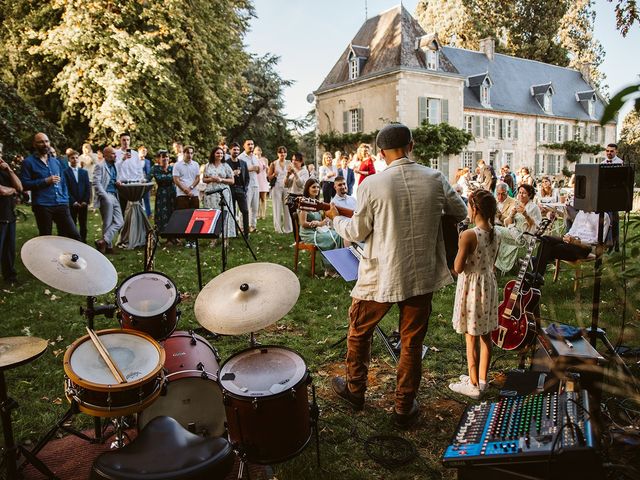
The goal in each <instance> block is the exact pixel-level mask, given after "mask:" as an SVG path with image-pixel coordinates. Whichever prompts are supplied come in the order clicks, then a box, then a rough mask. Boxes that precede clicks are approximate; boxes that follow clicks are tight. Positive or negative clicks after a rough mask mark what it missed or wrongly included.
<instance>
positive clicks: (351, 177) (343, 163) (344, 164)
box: [338, 153, 356, 195]
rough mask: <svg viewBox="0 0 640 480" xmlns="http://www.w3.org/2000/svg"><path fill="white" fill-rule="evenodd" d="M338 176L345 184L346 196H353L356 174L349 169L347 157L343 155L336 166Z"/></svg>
mask: <svg viewBox="0 0 640 480" xmlns="http://www.w3.org/2000/svg"><path fill="white" fill-rule="evenodd" d="M338 176H340V177H344V179H345V181H346V182H347V195H353V185H354V184H355V183H356V174H355V173H353V169H351V168H349V155H347V154H346V153H343V154H342V155H341V156H340V164H339V165H338Z"/></svg>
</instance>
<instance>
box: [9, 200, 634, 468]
mask: <svg viewBox="0 0 640 480" xmlns="http://www.w3.org/2000/svg"><path fill="white" fill-rule="evenodd" d="M21 208H22V209H23V211H24V212H26V219H22V218H21V219H20V221H19V224H18V248H17V249H18V252H19V251H20V247H21V246H22V244H23V243H24V242H25V241H27V240H28V239H30V238H32V237H33V236H35V235H36V228H35V222H34V221H33V215H32V214H31V212H30V211H29V210H28V209H27V208H26V207H24V206H23V207H21ZM268 210H269V217H268V218H267V219H266V220H261V221H259V223H258V228H259V231H258V232H257V233H256V234H254V235H252V239H251V241H252V245H253V247H254V250H255V252H256V254H257V256H258V261H260V262H273V263H279V264H282V265H285V266H287V267H289V268H291V267H292V266H293V265H292V262H293V250H292V248H291V244H292V241H293V237H292V236H291V235H279V234H275V233H274V231H273V227H272V221H271V216H270V211H271V209H270V206H269V209H268ZM89 217H90V229H89V243H90V244H91V245H92V244H93V241H94V239H96V238H97V235H98V232H99V230H100V218H99V215H98V213H97V212H96V213H90V214H89ZM637 220H638V219H637V218H636V219H634V222H636V223H635V226H634V228H632V230H631V236H634V237H635V238H634V243H633V245H634V247H633V249H631V248H630V249H629V251H630V252H631V250H633V251H632V252H631V253H630V254H629V255H631V256H632V258H633V260H632V261H628V263H627V269H628V270H627V271H628V272H631V273H633V272H634V271H635V273H634V274H633V275H632V278H631V282H630V286H629V288H628V289H627V295H628V298H627V306H628V309H627V325H626V329H625V331H624V338H623V339H622V344H624V345H629V346H632V347H636V348H637V347H639V346H640V319H639V312H638V310H637V309H638V308H639V307H638V305H639V302H638V299H639V296H640V293H639V292H640V290H638V288H637V286H638V275H637V272H638V263H639V261H638V251H637V250H638V245H640V242H639V241H638V239H637V237H638V233H640V228H638V222H637ZM201 245H202V246H203V248H202V250H201V253H203V255H202V256H203V281H204V282H205V283H206V282H208V281H209V280H211V279H212V278H213V277H215V276H216V275H217V274H218V273H220V250H219V248H216V249H215V250H213V249H211V248H210V247H209V246H208V243H207V242H202V243H201ZM205 245H206V246H205ZM109 258H110V260H111V261H112V262H113V264H114V265H115V267H116V270H117V271H118V285H120V283H121V282H122V281H123V280H124V279H125V278H127V277H128V276H129V275H132V274H134V273H138V272H141V271H143V258H144V253H143V251H142V250H135V251H128V250H126V251H125V250H118V254H117V255H115V256H110V257H109ZM318 260H319V259H318ZM613 260H614V259H613V258H612V257H608V258H607V259H606V261H605V270H604V278H603V283H602V285H603V288H602V302H601V319H600V326H602V327H605V328H606V329H607V332H608V334H609V338H610V339H611V340H612V342H616V340H617V339H618V336H619V333H620V326H621V322H622V320H621V319H622V317H623V310H624V302H623V299H624V290H623V284H622V281H621V280H620V278H621V275H620V267H619V265H616V264H615V262H614V261H613ZM250 261H252V259H251V256H250V254H249V252H248V251H247V249H246V248H245V246H244V243H243V242H242V240H241V239H235V240H232V241H231V245H230V249H229V268H232V267H234V266H238V265H242V264H245V263H248V262H250ZM309 263H310V262H309V258H308V255H307V254H306V253H301V263H300V266H299V271H298V278H299V279H300V286H301V292H300V297H299V299H298V302H297V304H296V305H295V306H294V308H293V309H292V310H291V311H290V312H289V313H288V314H287V315H286V316H285V317H284V318H282V319H281V320H280V321H278V322H277V323H276V324H274V325H272V326H270V327H269V328H267V329H265V330H263V331H261V332H258V334H257V339H258V341H259V342H261V343H262V344H266V345H268V344H273V345H282V346H286V347H289V348H291V349H293V350H294V351H296V352H298V353H299V354H300V355H301V356H302V357H303V358H304V359H305V362H306V364H307V366H308V368H309V370H310V372H311V374H312V376H313V382H314V385H315V386H316V389H317V394H318V402H319V404H320V409H321V417H320V426H321V432H320V440H321V456H322V471H320V470H319V469H318V467H317V465H316V461H315V453H314V452H315V448H313V445H311V447H310V448H307V449H306V450H305V451H304V452H303V453H302V454H301V455H299V456H298V457H296V458H294V459H293V460H290V461H288V462H285V463H283V464H280V465H277V466H276V467H275V471H276V475H277V478H278V479H280V480H282V479H301V478H305V479H316V478H317V479H320V478H322V479H370V478H385V479H408V478H454V477H455V473H454V471H453V470H448V469H444V468H443V467H442V465H441V463H440V458H441V455H442V452H443V450H444V448H445V447H446V446H447V445H448V444H449V442H450V440H451V437H452V435H453V433H454V431H455V428H456V425H457V424H458V421H459V419H460V415H461V413H462V411H463V410H464V408H465V406H466V405H467V403H468V399H466V398H465V397H462V396H459V395H457V394H454V393H453V392H451V391H449V389H448V388H447V385H448V383H450V382H451V381H452V380H454V379H455V378H456V377H457V376H458V375H460V374H461V373H465V371H466V360H465V354H464V343H463V339H462V338H461V337H460V336H459V335H457V334H456V333H455V332H454V331H453V329H452V327H451V313H452V310H453V297H454V291H455V285H453V284H452V285H450V286H448V287H446V288H444V289H443V290H441V291H440V292H437V294H435V295H434V300H433V314H432V316H431V319H430V325H429V332H428V334H427V339H426V344H427V345H428V346H429V347H430V349H429V352H428V354H427V356H426V358H425V360H424V365H423V366H424V369H423V380H422V385H421V388H420V394H419V401H420V404H421V413H422V416H421V420H420V422H419V424H418V425H417V426H416V427H415V428H414V429H412V430H409V431H402V430H398V429H397V428H396V427H395V426H394V424H393V421H392V418H391V413H392V408H393V391H394V388H395V365H394V364H393V362H392V360H391V358H390V357H389V355H388V354H387V352H386V351H385V350H384V349H383V347H382V346H381V342H380V341H378V340H376V341H374V348H373V358H372V362H371V371H370V374H369V384H370V386H369V390H368V392H367V403H366V407H365V409H364V411H363V412H359V413H355V414H354V413H353V412H351V411H350V410H349V408H347V407H346V406H345V405H344V404H342V403H341V402H340V401H338V400H337V399H336V397H335V395H334V394H333V393H332V391H331V388H330V379H331V377H332V376H333V375H336V374H342V373H343V372H344V363H343V360H344V354H345V348H346V344H345V342H341V343H338V345H337V346H332V345H333V344H334V343H336V342H338V341H339V340H340V339H341V338H342V337H343V336H344V335H345V334H346V332H347V323H348V320H347V310H348V307H349V304H350V297H349V292H350V288H351V286H350V285H348V284H346V283H345V282H344V281H342V280H341V279H334V278H313V279H312V278H310V276H309ZM17 268H18V275H19V278H20V284H19V285H18V286H17V287H12V288H9V287H8V286H7V285H6V284H5V285H4V286H3V287H2V291H1V292H0V303H1V307H0V311H1V312H2V314H1V320H0V336H2V337H6V336H18V335H33V336H37V337H42V338H45V339H48V341H49V345H50V346H49V349H48V350H47V352H46V353H45V354H44V355H43V357H41V358H40V359H38V360H36V361H34V362H32V363H30V364H28V365H25V366H22V367H19V368H17V369H13V370H10V371H8V372H7V375H6V376H7V382H8V386H9V393H10V395H11V396H12V397H13V398H14V399H16V400H17V401H18V403H19V404H20V406H19V408H18V409H16V410H14V413H13V421H14V424H13V426H14V432H15V437H16V439H18V440H19V441H21V442H25V441H28V440H31V441H35V440H37V439H38V438H39V437H40V436H41V435H42V434H43V433H44V432H45V431H46V430H48V428H49V427H50V426H51V425H52V424H53V423H54V422H55V420H56V419H58V418H59V417H60V416H61V415H62V414H63V413H64V412H65V411H66V409H67V408H68V402H67V400H66V398H65V396H64V371H63V367H62V359H63V356H64V352H65V350H66V348H67V347H68V346H69V345H70V344H71V343H72V342H73V341H75V340H76V339H78V338H80V337H82V336H84V335H85V333H86V332H85V319H84V318H83V317H81V316H80V314H79V307H80V306H83V305H84V304H85V298H84V297H79V296H73V295H69V294H66V293H62V292H60V291H58V290H56V289H54V288H51V287H49V286H47V285H44V284H43V283H41V282H40V281H38V280H37V279H36V278H34V277H33V276H32V275H31V274H30V273H29V272H28V271H26V270H25V269H24V267H23V265H22V263H21V262H20V260H19V253H18V260H17ZM591 268H592V267H590V266H587V267H585V268H584V276H585V278H584V279H583V280H582V282H581V286H580V289H579V292H578V293H579V295H576V294H574V292H573V280H572V272H571V271H569V270H570V269H567V268H566V267H565V268H564V270H563V271H562V272H561V274H560V278H559V279H558V282H557V283H552V278H551V277H552V274H551V273H550V271H549V273H548V274H547V276H546V280H547V285H546V286H545V287H544V290H543V298H542V316H543V322H552V321H556V322H563V323H568V324H575V325H582V326H587V325H589V324H590V323H591V296H592V286H593V282H592V278H591V274H592V270H591ZM155 269H156V270H157V271H160V272H163V273H164V274H166V275H167V276H169V277H170V278H171V279H172V280H173V281H174V282H175V283H176V285H177V287H178V289H179V290H180V292H181V293H183V294H185V295H186V298H185V299H184V300H183V302H182V303H181V304H180V305H179V308H180V309H181V310H182V318H181V321H180V323H179V325H178V328H179V329H182V330H186V329H189V328H196V327H198V324H197V322H196V321H195V318H194V313H193V303H194V301H195V298H196V296H197V294H198V285H197V274H196V264H195V252H194V251H193V250H191V249H186V248H184V247H168V248H166V247H163V248H159V249H158V252H157V256H156V262H155ZM319 270H320V271H322V268H321V267H320V268H319ZM510 278H511V277H510V276H505V277H502V278H500V279H499V282H500V284H501V286H502V285H503V284H504V283H506V281H507V280H509V279H510ZM283 294H284V292H283ZM114 301H115V292H112V293H110V294H107V295H103V296H101V297H100V298H98V303H113V302H114ZM397 321H398V313H397V309H395V308H394V309H392V310H391V312H390V314H389V315H387V317H386V318H385V319H384V320H383V322H382V324H381V326H382V329H383V330H384V331H385V332H391V331H392V330H394V328H395V327H396V325H397ZM116 326H117V322H116V320H114V319H107V318H104V317H97V318H96V329H106V328H115V327H116ZM248 341H249V337H248V335H244V336H225V337H220V338H218V339H217V340H214V341H213V340H212V343H213V344H214V345H215V346H216V348H217V349H218V350H219V351H220V354H221V357H222V362H224V360H226V359H227V358H229V357H230V356H231V355H232V354H233V353H235V352H237V351H239V350H241V349H244V348H246V347H247V346H248ZM600 350H601V351H604V350H603V348H602V346H600ZM636 361H637V359H636ZM516 366H517V355H515V354H512V353H505V352H502V351H499V350H497V349H495V350H494V358H493V362H492V369H491V375H492V376H498V375H499V374H500V373H501V372H504V371H507V370H509V369H512V368H515V367H516ZM635 373H636V375H637V374H638V368H637V366H636V368H635ZM608 377H611V375H609V376H608ZM615 383H616V384H615V385H611V391H614V389H619V390H620V389H621V390H622V393H624V394H628V390H625V389H624V388H625V385H624V383H623V382H615ZM609 395H611V394H610V393H609V392H605V393H604V396H605V397H608V396H609ZM497 397H498V390H497V389H495V388H492V389H490V393H489V395H488V398H489V399H492V400H493V399H497ZM282 422H283V423H285V422H287V419H286V418H283V419H282ZM74 423H75V424H76V425H87V426H88V425H90V424H91V422H90V419H89V417H87V416H86V415H83V414H80V415H78V416H77V417H76V418H75V420H74ZM375 435H396V436H399V437H402V438H404V439H406V440H408V441H409V442H410V444H412V445H413V446H414V447H415V449H416V451H417V457H416V458H415V459H414V460H413V461H412V462H411V463H409V464H407V465H404V466H399V467H393V468H385V467H383V466H381V465H380V464H378V463H376V462H375V461H374V460H372V459H371V457H370V456H369V455H368V454H367V447H366V443H367V442H366V440H367V439H368V438H369V437H372V436H375ZM607 438H608V437H607ZM607 441H608V440H607ZM388 450H390V449H389V448H387V453H388ZM396 453H398V452H397V450H396ZM632 457H633V455H632ZM638 457H640V455H637V450H636V452H635V462H636V465H637V464H638V463H639V462H640V460H638Z"/></svg>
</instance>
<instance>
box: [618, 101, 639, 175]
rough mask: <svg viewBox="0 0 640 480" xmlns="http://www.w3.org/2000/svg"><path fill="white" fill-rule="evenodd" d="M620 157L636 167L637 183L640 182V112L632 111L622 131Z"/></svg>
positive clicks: (619, 146) (623, 123) (619, 143)
mask: <svg viewBox="0 0 640 480" xmlns="http://www.w3.org/2000/svg"><path fill="white" fill-rule="evenodd" d="M618 149H619V153H620V156H621V157H622V158H623V159H624V160H625V161H628V162H631V163H632V164H633V165H635V166H636V181H638V180H640V110H631V111H630V112H629V113H628V114H627V116H626V117H624V121H623V122H622V129H621V130H620V141H619V142H618Z"/></svg>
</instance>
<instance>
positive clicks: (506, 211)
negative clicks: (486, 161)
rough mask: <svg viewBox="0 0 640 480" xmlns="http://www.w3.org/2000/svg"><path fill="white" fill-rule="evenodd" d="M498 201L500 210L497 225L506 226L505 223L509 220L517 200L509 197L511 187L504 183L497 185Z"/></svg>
mask: <svg viewBox="0 0 640 480" xmlns="http://www.w3.org/2000/svg"><path fill="white" fill-rule="evenodd" d="M496 200H497V201H498V210H497V212H496V223H495V224H496V225H504V221H505V219H506V218H508V217H509V216H510V215H511V213H512V212H513V209H514V208H515V206H516V200H515V199H514V198H511V197H510V196H509V185H507V184H506V183H504V182H498V184H497V185H496Z"/></svg>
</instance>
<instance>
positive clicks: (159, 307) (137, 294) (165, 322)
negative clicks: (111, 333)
mask: <svg viewBox="0 0 640 480" xmlns="http://www.w3.org/2000/svg"><path fill="white" fill-rule="evenodd" d="M179 302H180V295H179V294H178V289H177V288H176V286H175V284H174V283H173V282H172V281H171V279H170V278H169V277H167V276H166V275H163V274H162V273H159V272H142V273H136V274H134V275H131V276H130V277H128V278H127V279H126V280H125V281H124V282H122V285H120V286H119V287H118V290H116V304H117V305H118V308H119V309H120V323H121V325H122V328H130V329H133V330H139V331H141V332H145V333H148V334H149V335H151V336H152V337H153V338H155V339H156V340H163V339H165V338H167V337H168V336H169V335H171V334H172V333H173V331H174V330H175V329H176V325H177V323H178V318H179V316H180V313H179V312H178V309H177V305H178V303H179Z"/></svg>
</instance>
